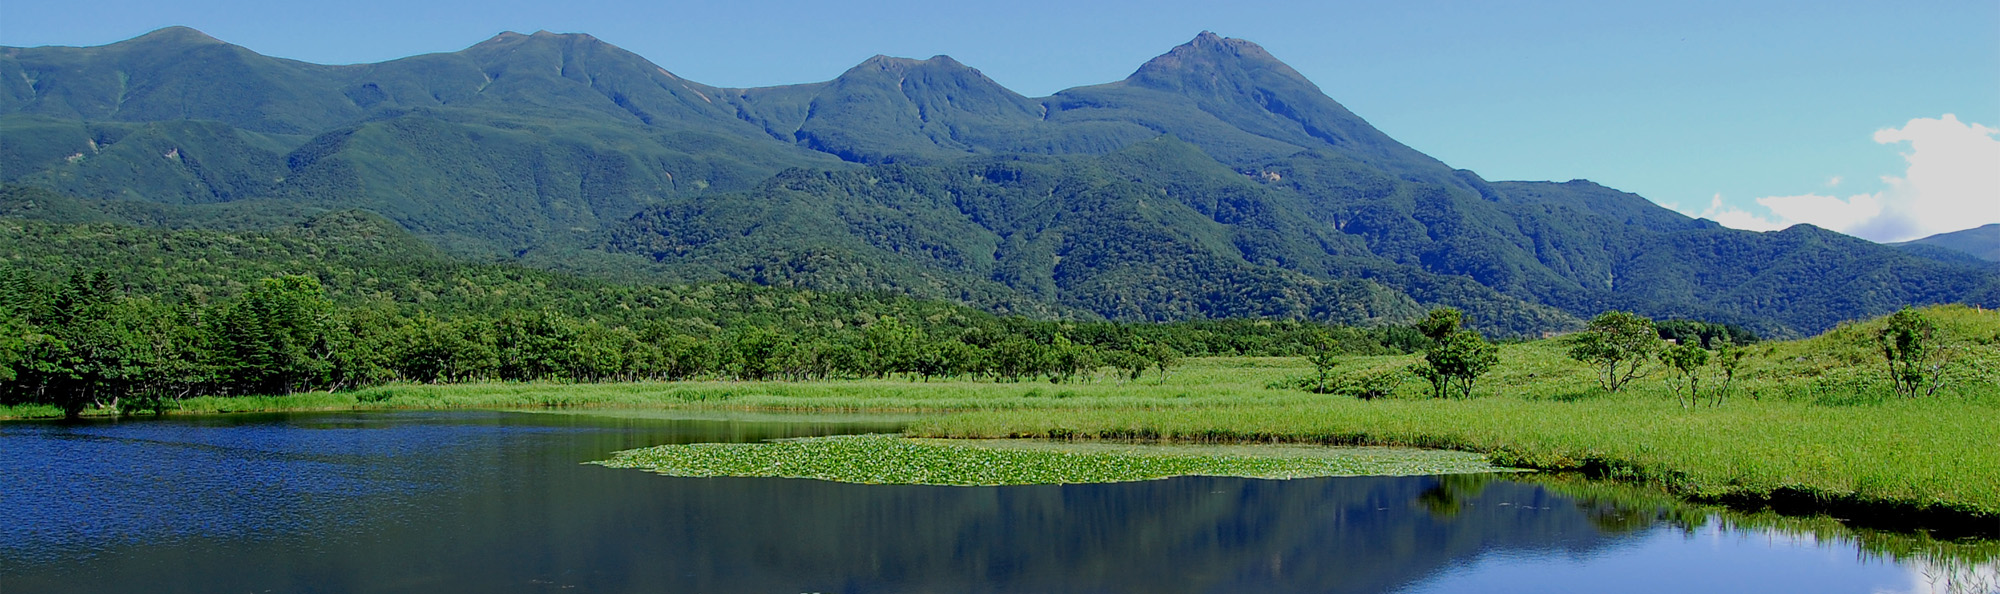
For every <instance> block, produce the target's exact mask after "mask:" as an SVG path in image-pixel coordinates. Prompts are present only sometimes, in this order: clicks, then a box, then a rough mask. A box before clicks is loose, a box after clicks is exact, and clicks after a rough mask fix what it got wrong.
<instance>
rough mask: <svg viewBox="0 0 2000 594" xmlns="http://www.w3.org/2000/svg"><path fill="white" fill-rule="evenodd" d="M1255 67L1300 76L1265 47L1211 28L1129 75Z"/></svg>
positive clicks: (1150, 75) (1137, 76)
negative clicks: (1224, 34)
mask: <svg viewBox="0 0 2000 594" xmlns="http://www.w3.org/2000/svg"><path fill="white" fill-rule="evenodd" d="M1230 66H1233V67H1236V68H1254V69H1268V70H1276V71H1278V72H1280V73H1283V74H1286V75H1289V76H1292V77H1297V78H1300V79H1303V78H1304V77H1303V76H1301V75H1300V74H1299V73H1298V72H1296V71H1293V70H1292V67H1290V66H1287V65H1285V63H1284V62H1281V61H1279V60H1278V58H1277V57H1276V56H1272V55H1271V52H1267V51H1264V47H1263V46H1260V45H1257V44H1256V43H1252V42H1251V41H1249V40H1247V39H1236V38H1234V37H1223V36H1221V35H1216V34H1215V32H1213V31H1202V32H1201V34H1200V35H1196V36H1195V37H1194V39H1193V40H1190V41H1188V42H1187V43H1183V44H1180V45H1178V46H1174V49H1171V50H1168V51H1167V53H1165V54H1161V55H1160V56H1159V57H1156V58H1153V59H1152V60H1148V61H1147V62H1146V64H1145V65H1143V66H1140V67H1139V70H1138V71H1137V72H1134V73H1132V78H1135V79H1140V80H1145V79H1149V78H1157V77H1162V76H1171V75H1172V73H1176V72H1198V71H1203V70H1212V69H1215V68H1220V67H1230Z"/></svg>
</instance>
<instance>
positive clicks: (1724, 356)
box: [1711, 346, 1749, 406]
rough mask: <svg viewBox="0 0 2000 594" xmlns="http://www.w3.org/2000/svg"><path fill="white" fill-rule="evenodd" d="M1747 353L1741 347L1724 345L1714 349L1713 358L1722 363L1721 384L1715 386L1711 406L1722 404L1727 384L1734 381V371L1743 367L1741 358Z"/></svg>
mask: <svg viewBox="0 0 2000 594" xmlns="http://www.w3.org/2000/svg"><path fill="white" fill-rule="evenodd" d="M1747 355H1749V353H1748V352H1746V351H1744V350H1743V349H1742V348H1741V347H1736V346H1724V347H1722V350H1720V351H1716V353H1715V359H1716V361H1717V362H1719V363H1721V365H1722V385H1720V386H1716V387H1715V392H1714V399H1713V401H1712V404H1711V406H1722V400H1723V398H1725V397H1727V396H1728V395H1729V394H1728V393H1729V385H1730V384H1732V383H1735V382H1736V372H1738V371H1741V370H1742V369H1743V358H1744V357H1745V356H1747Z"/></svg>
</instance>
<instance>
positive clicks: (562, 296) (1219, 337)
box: [0, 212, 1399, 414]
mask: <svg viewBox="0 0 2000 594" xmlns="http://www.w3.org/2000/svg"><path fill="white" fill-rule="evenodd" d="M0 254H5V255H4V256H0V330H4V332H0V403H19V402H44V403H50V404H56V405H58V406H61V407H63V408H64V409H65V410H66V411H68V412H69V413H70V414H77V413H80V412H82V411H83V410H85V409H87V408H89V407H92V406H113V407H116V408H119V409H120V410H123V411H128V412H144V411H154V410H159V409H160V408H161V407H163V406H165V403H166V402H169V401H171V400H174V399H178V398H184V397H187V396H192V395H235V394H267V393H287V392H296V391H306V390H338V389H344V388H355V387H362V386H369V385H375V384H380V383H383V382H389V381H399V380H400V381H415V382H461V381H475V380H509V381H574V382H589V381H624V380H638V379H662V380H680V379H691V378H735V379H746V380H762V379H790V380H824V379H831V378H860V377H874V378H883V377H903V378H920V379H926V380H928V379H933V378H978V377H985V378H994V379H1001V380H1008V381H1022V380H1033V379H1040V378H1047V379H1049V380H1050V381H1054V382H1074V381H1089V380H1091V379H1092V378H1094V377H1095V376H1096V373H1097V371H1098V370H1099V369H1100V368H1102V367H1104V366H1106V365H1115V366H1117V367H1120V368H1122V370H1123V371H1122V374H1123V375H1124V377H1128V378H1136V377H1137V376H1138V375H1139V374H1141V373H1143V372H1144V371H1146V370H1148V369H1152V370H1157V372H1158V373H1159V374H1160V375H1161V377H1163V378H1164V377H1165V374H1166V372H1167V370H1169V369H1171V368H1172V367H1173V366H1174V365H1175V363H1176V362H1177V360H1178V358H1179V357H1180V356H1182V354H1183V353H1192V354H1197V355H1293V354H1299V353H1303V352H1306V351H1307V350H1310V349H1313V348H1317V347H1315V346H1314V343H1312V341H1313V340H1315V337H1332V341H1331V342H1330V343H1328V344H1330V345H1331V348H1334V349H1337V350H1338V352H1341V353H1346V354H1380V353H1389V352H1399V351H1396V350H1393V349H1391V348H1390V347H1388V346H1385V342H1392V341H1393V340H1394V337H1395V336H1396V334H1395V333H1393V332H1391V331H1389V330H1386V329H1360V328H1350V327H1328V326H1324V325H1321V324H1314V323H1306V322H1278V321H1262V320H1215V321H1198V322H1180V323H1172V324H1141V323H1121V322H1103V321H1096V322H1092V321H1038V320H1032V319H1027V318H1022V317H1001V316H996V315H993V314H989V313H985V312H982V311H979V310H974V309H969V308H966V307H963V306H957V305H951V304H946V303H941V302H935V301H919V300H913V299H908V298H903V297H895V296H891V295H885V294H880V293H823V292H815V291H797V290H786V289H773V288H764V287H755V286H748V285H697V286H634V285H618V284H611V283H606V282H602V281H595V280H589V279H584V278H578V277H574V276H569V275H563V274H558V273H550V272H542V271H536V270H532V269H525V268H520V267H515V266H508V265H479V264H468V263H463V262H459V261H455V260H452V259H450V258H447V257H445V256H442V255H440V254H438V253H437V252H436V251H434V250H430V249H429V248H427V247H426V246H424V244H422V243H421V242H419V241H417V240H416V239H414V238H413V237H411V236H409V235H408V234H407V233H404V232H402V231H401V230H400V229H398V228H396V227H395V225H394V224H392V223H389V222H387V221H384V220H382V219H381V218H379V217H374V216H372V215H367V214H364V213H351V212H349V213H329V214H325V215H320V216H316V217H312V218H309V219H307V220H305V221H302V222H300V223H298V224H295V225H289V226H285V227H281V228H279V229H277V230H274V231H266V232H218V231H206V230H192V229H189V230H179V231H161V230H153V229H141V228H133V227H125V226H119V225H113V224H86V225H63V224H51V223H42V222H36V221H26V220H20V219H5V218H0ZM302 272H309V273H310V274H300V273H302Z"/></svg>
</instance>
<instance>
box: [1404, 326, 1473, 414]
mask: <svg viewBox="0 0 2000 594" xmlns="http://www.w3.org/2000/svg"><path fill="white" fill-rule="evenodd" d="M1499 363H1500V347H1497V346H1494V345H1493V343H1490V342H1487V341H1486V337H1484V336H1480V335H1479V333H1478V332H1476V331H1472V330H1458V331H1455V332H1452V333H1451V334H1449V335H1446V336H1445V337H1444V339H1443V340H1440V341H1438V343H1437V344H1436V345H1432V346H1431V348H1430V349H1429V350H1426V351H1424V362H1423V363H1420V364H1417V365H1416V366H1415V367H1413V368H1412V369H1411V370H1410V371H1411V372H1412V373H1415V374H1416V375H1417V377H1421V378H1424V379H1425V380H1427V381H1429V382H1430V383H1431V395H1432V396H1433V397H1436V398H1450V397H1451V396H1453V395H1454V394H1456V395H1457V396H1460V397H1463V398H1471V397H1472V386H1473V382H1475V381H1477V380H1478V379H1479V376H1481V375H1485V374H1486V372H1487V371H1490V370H1492V369H1493V366H1494V365H1498V364H1499ZM1385 393H1386V392H1385Z"/></svg>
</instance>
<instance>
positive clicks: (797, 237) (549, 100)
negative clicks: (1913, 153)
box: [0, 28, 2000, 336]
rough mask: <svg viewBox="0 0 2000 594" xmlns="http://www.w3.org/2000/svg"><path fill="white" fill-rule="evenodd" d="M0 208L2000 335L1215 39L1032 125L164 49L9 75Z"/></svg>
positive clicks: (1854, 244) (580, 248) (500, 48)
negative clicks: (1418, 146) (1929, 316)
mask: <svg viewBox="0 0 2000 594" xmlns="http://www.w3.org/2000/svg"><path fill="white" fill-rule="evenodd" d="M0 183H6V184H14V185H17V186H22V187H34V188H40V189H45V190H52V191H54V192H56V193H58V194H63V195H66V196H71V197H74V198H47V197H45V198H43V199H42V200H41V201H40V203H39V204H41V206H37V207H35V208H26V207H24V206H22V204H23V203H22V202H20V201H18V200H16V201H15V202H13V203H10V204H11V205H10V206H8V207H7V208H8V209H9V212H11V213H14V214H17V215H19V216H26V217H40V218H46V219H49V220H58V221H72V222H76V221H118V222H128V223H135V224H144V225H160V226H167V227H173V228H191V227H212V228H224V229H251V228H256V225H257V224H259V223H263V224H266V225H269V224H280V223H284V222H289V221H296V220H299V218H301V217H304V216H309V215H311V214H313V213H317V212H324V211H340V210H349V209H363V210H367V211H370V212H374V213H377V214H380V215H382V216H384V217H386V218H388V219H389V220H391V221H393V222H394V223H396V224H397V225H400V226H402V227H403V228H405V229H408V230H410V231H411V232H413V233H415V234H416V235H417V236H418V237H420V238H422V239H423V240H424V241H426V242H428V243H429V244H431V245H433V246H437V247H441V248H443V249H444V250H445V251H446V252H447V253H451V254H455V255H459V256H471V257H474V258H495V257H499V258H507V259H510V260H514V261H518V262H523V263H529V264H533V265H536V266H542V267H550V268H558V269H564V270H571V271H579V272H585V273H589V274H594V275H602V276H609V277H616V278H623V279H639V280H674V281H712V280H737V281H746V282H752V283H758V284H765V285H773V286H781V287H795V288H813V289H831V290H842V291H851V290H886V291H889V292H892V293H896V294H903V295H911V296H919V297H925V298H938V299H947V300H953V301H956V302H959V303H962V304H967V305H972V306H976V307H979V308H983V309H988V310H991V311H997V312H1003V313H1022V314H1028V315H1036V316H1071V315H1086V316H1105V317H1111V318H1118V319H1134V320H1170V319H1188V318H1201V317H1235V316H1257V317H1275V318H1287V319H1312V320H1322V321H1336V322H1342V323H1387V322H1393V321H1395V320H1400V319H1404V318H1407V317H1408V316H1410V315H1412V314H1413V313H1414V312H1417V311H1420V310H1422V309H1424V308H1425V307H1428V306H1432V305H1452V306H1457V307H1460V308H1463V309H1465V310H1466V311H1467V312H1468V314H1469V315H1470V319H1471V321H1472V323H1474V324H1475V325H1477V326H1478V327H1480V328H1482V329H1485V330H1486V331H1488V332H1495V333H1501V334H1510V335H1531V334H1535V333H1539V332H1545V331H1559V330H1566V329H1570V328H1574V327H1575V326H1576V325H1577V323H1578V320H1579V319H1581V318H1586V317H1589V316H1592V315H1595V314H1596V313H1598V312H1601V311H1604V310H1607V309H1625V310H1631V311H1637V312H1640V313H1644V314H1647V315H1651V316H1654V317H1662V318H1666V317H1689V318H1699V319H1706V320H1712V321H1718V322H1729V323H1735V324H1739V325H1742V326H1745V327H1749V328H1753V329H1756V330H1757V331H1759V332H1760V333H1764V334H1768V335H1774V336H1790V335H1801V334H1809V333H1813V332H1817V331H1820V330H1824V329H1826V328H1830V327H1832V326H1834V325H1836V324H1838V323H1840V322H1842V321H1846V320H1852V319H1859V318H1864V317H1868V316H1873V315H1879V314H1882V313H1885V312H1888V311H1891V310H1893V309H1895V308H1897V307H1900V306H1902V305H1905V304H1929V303H1947V302H1964V303H1974V304H1989V305H1991V304H1996V303H2000V274H1996V272H1995V270H1994V269H1993V268H1992V267H1991V266H1987V265H1983V264H1981V263H1979V262H1975V261H1971V260H1968V259H1964V258H1957V257H1955V256H1954V257H1941V256H1939V252H1934V251H1933V252H1925V251H1908V250H1898V249H1895V248H1890V247H1885V246H1878V245H1874V244H1871V243H1868V242H1863V241H1860V240H1856V239H1853V238H1849V237H1846V236H1842V235H1838V234H1834V233H1830V232H1826V231H1822V230H1818V229H1814V228H1810V227H1800V228H1794V229H1790V230H1786V231H1783V232H1776V233H1763V234H1759V233H1749V232H1742V231H1734V230H1728V229H1723V228H1721V227H1719V226H1718V225H1716V224H1714V223H1712V222H1708V221H1701V220H1695V219H1689V218H1687V217H1684V216H1682V215H1680V214H1678V213H1675V212H1673V211H1670V210H1667V209H1664V208H1660V207H1658V206H1657V205H1654V204H1652V203H1650V202H1648V201H1647V200H1645V199H1644V198H1641V197H1638V196H1635V195H1632V194H1627V193H1623V192H1618V191H1616V190H1612V189H1609V188H1604V187H1602V186H1598V185H1596V184H1592V183H1589V182H1585V181H1571V182H1567V183H1549V182H1491V181H1487V180H1484V179H1482V178H1480V177H1479V176H1478V175H1476V174H1474V173H1472V172H1470V171H1463V170H1454V169H1452V168H1450V167H1449V166H1447V165H1445V164H1443V163H1440V162H1438V161H1437V160H1435V159H1432V158H1430V157H1429V156H1426V155H1424V154H1423V153H1421V152H1418V151H1417V150H1415V149H1412V148H1410V147H1408V146H1405V145H1403V144H1401V143H1398V142H1397V141H1395V140H1394V139H1392V138H1390V137H1388V136H1387V135H1385V134H1383V133H1382V132H1381V131H1379V130H1376V129H1375V128H1374V127H1372V126H1370V125H1369V124H1368V123H1367V122H1366V121H1365V120H1363V119H1362V118H1361V117H1359V116H1357V115H1356V114H1354V113H1352V112H1351V111H1349V110H1347V109H1346V108H1345V107H1344V106H1342V105H1340V104H1339V103H1338V102H1336V101H1335V100H1333V99H1332V98H1329V97H1327V96H1326V95H1325V94H1323V93H1322V92H1321V90H1320V88H1319V87H1318V86H1317V85H1315V84H1314V83H1313V82H1312V81H1309V80H1307V79H1305V78H1304V77H1303V76H1301V75H1299V73H1298V72H1296V71H1294V70H1292V69H1291V68H1290V67H1288V66H1286V65H1285V64H1284V63H1283V62H1282V61H1280V60H1278V59H1277V58H1276V57H1274V56H1272V55H1271V54H1270V53H1268V52H1266V51H1264V50H1263V49H1262V48H1261V47H1258V46H1257V45H1256V44H1254V43H1251V42H1248V41H1244V40H1240V39H1229V38H1223V37H1220V36H1217V35H1214V34H1212V33H1206V32H1204V33H1203V34H1201V35H1200V36H1197V37H1196V38H1195V39H1194V40H1192V41H1190V42H1188V43H1186V44H1183V45H1181V46H1178V47H1175V48H1173V49H1171V50H1170V51H1168V52H1167V53H1166V54H1164V55H1161V56H1159V57H1158V58H1155V59H1153V60H1151V61H1148V62H1147V63H1146V64H1144V65H1142V66H1140V67H1139V68H1138V69H1137V70H1136V71H1135V72H1134V73H1133V74H1132V75H1131V76H1130V77H1127V78H1126V79H1124V80H1121V81H1117V82H1112V83H1108V84H1102V85H1095V86H1086V87H1079V88H1075V89H1069V90H1065V91H1062V92H1059V93H1056V94H1055V95H1053V96H1050V97H1045V98H1029V97H1024V96H1021V95H1019V94H1017V93H1014V92H1013V91H1010V90H1008V89H1006V88H1005V87H1002V86H1000V85H999V84H997V83H995V82H994V81H992V80H991V79H989V78H987V77H985V76H984V75H983V74H981V73H980V72H979V71H978V70H976V69H974V68H972V67H970V66H967V65H964V64H961V63H958V62H957V61H955V60H952V59H951V58H949V57H945V56H937V57H933V58H930V59H927V60H912V59H903V58H891V57H886V56H878V57H875V58H871V59H869V60H868V61H866V62H864V63H862V64H860V65H858V66H855V67H854V68H852V69H850V70H848V71H847V72H845V73H842V74H840V75H839V76H838V77H836V78H834V79H832V80H830V81H826V82H819V83H810V84H801V85H791V86H783V87H771V88H760V89H723V88H717V87H711V86H707V85H702V84H700V83H696V82H693V81H688V80H685V79H682V78H680V77H678V76H675V75H674V74H672V73H671V72H670V71H668V70H667V69H666V68H663V67H661V66H659V65H656V64H653V63H652V62H649V61H647V60H645V59H644V58H642V57H640V56H637V55H635V54H632V53H630V52H627V51H625V50H622V49H619V48H617V47H616V46H613V45H611V44H608V43H605V42H603V41H601V40H598V39H596V38H594V37H591V36H589V35H582V34H553V33H548V32H537V33H534V34H532V35H523V34H518V33H503V34H501V35H498V36H496V37H494V38H492V39H489V40H487V41H485V42H481V43H479V44H477V45H474V46H472V47H470V48H466V49H464V50H462V51H457V52H450V53H436V54H425V55H420V56H413V57H409V58H404V59H400V60H393V61H389V62H383V63H378V64H362V65H351V66H322V65H315V64H306V63H301V62H296V61H290V60H282V59H277V58H270V57H267V56H262V55H259V54H256V53H255V52H252V51H250V50H248V49H245V48H241V47H237V46H233V45H229V44H227V43H224V42H221V41H218V40H215V39H213V38H210V37H208V36H206V35H203V34H201V33H199V32H196V31H193V30H191V29H186V28H169V29H163V30H160V31H156V32H154V33H151V34H147V35H145V36H141V37H139V38H135V39H133V40H129V41H125V42H120V43H115V44H111V45H107V46H101V47H88V48H71V47H38V48H0ZM10 192H12V193H13V194H19V193H20V191H19V190H10Z"/></svg>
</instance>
